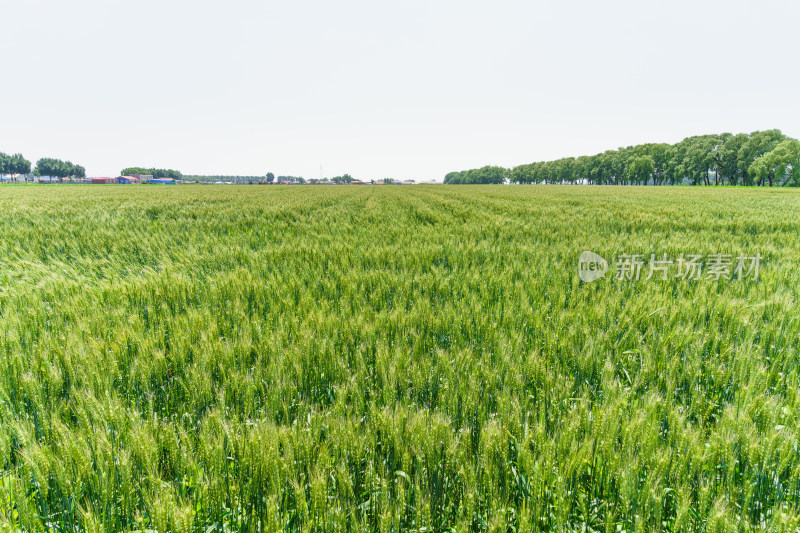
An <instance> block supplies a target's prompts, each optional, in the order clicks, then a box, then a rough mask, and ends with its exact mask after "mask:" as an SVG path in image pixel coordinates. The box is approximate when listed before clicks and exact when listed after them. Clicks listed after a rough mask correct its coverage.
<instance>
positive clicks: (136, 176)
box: [131, 174, 153, 183]
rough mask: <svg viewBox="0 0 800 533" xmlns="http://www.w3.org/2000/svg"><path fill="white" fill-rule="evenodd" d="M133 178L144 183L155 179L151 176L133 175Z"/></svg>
mask: <svg viewBox="0 0 800 533" xmlns="http://www.w3.org/2000/svg"><path fill="white" fill-rule="evenodd" d="M131 176H133V177H134V178H139V181H140V182H142V183H147V182H148V181H150V180H151V179H153V176H151V175H150V174H131Z"/></svg>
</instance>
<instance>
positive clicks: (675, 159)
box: [444, 130, 800, 187]
mask: <svg viewBox="0 0 800 533" xmlns="http://www.w3.org/2000/svg"><path fill="white" fill-rule="evenodd" d="M506 180H508V181H510V182H511V183H561V184H568V183H588V184H599V185H681V184H690V185H712V184H713V185H725V184H727V185H770V186H772V185H788V186H795V187H796V186H800V143H798V141H796V140H794V139H789V138H788V137H786V136H785V135H784V134H782V133H781V132H780V131H779V130H767V131H756V132H753V133H751V134H746V133H741V134H738V135H732V134H730V133H723V134H721V135H701V136H696V137H688V138H686V139H684V140H682V141H681V142H679V143H677V144H674V145H669V144H641V145H637V146H629V147H627V148H620V149H619V150H608V151H606V152H603V153H602V154H597V155H593V156H581V157H577V158H575V157H565V158H563V159H558V160H556V161H542V162H538V163H530V164H526V165H519V166H517V167H514V168H512V169H503V168H501V167H483V168H480V169H474V170H466V171H462V172H451V173H449V174H447V176H445V179H444V182H445V183H450V184H462V183H474V184H478V183H504V182H505V181H506Z"/></svg>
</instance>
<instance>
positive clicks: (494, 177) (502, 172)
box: [444, 166, 509, 185]
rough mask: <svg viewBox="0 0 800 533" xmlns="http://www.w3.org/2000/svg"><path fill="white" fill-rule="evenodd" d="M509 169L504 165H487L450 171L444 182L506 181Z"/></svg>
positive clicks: (474, 183)
mask: <svg viewBox="0 0 800 533" xmlns="http://www.w3.org/2000/svg"><path fill="white" fill-rule="evenodd" d="M508 177H509V173H508V170H507V169H505V168H503V167H493V166H486V167H482V168H475V169H472V170H462V171H460V172H450V173H448V174H447V175H446V176H445V177H444V183H446V184H450V185H492V184H500V183H505V181H506V179H508Z"/></svg>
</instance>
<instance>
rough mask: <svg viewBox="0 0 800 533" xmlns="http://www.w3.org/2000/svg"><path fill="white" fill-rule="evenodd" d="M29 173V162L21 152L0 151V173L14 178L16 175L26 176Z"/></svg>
mask: <svg viewBox="0 0 800 533" xmlns="http://www.w3.org/2000/svg"><path fill="white" fill-rule="evenodd" d="M30 173H31V162H30V161H28V160H27V159H25V158H24V157H22V154H14V155H6V154H4V153H3V152H0V174H2V175H8V176H11V177H12V179H16V176H17V175H23V176H27V175H28V174H30Z"/></svg>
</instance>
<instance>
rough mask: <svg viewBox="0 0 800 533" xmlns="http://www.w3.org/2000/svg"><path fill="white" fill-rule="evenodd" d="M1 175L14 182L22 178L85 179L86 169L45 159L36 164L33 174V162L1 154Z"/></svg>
mask: <svg viewBox="0 0 800 533" xmlns="http://www.w3.org/2000/svg"><path fill="white" fill-rule="evenodd" d="M0 175H7V176H9V177H10V178H11V179H12V180H15V181H16V180H18V179H19V177H20V176H21V177H22V178H23V179H24V180H25V181H28V178H29V177H31V176H36V177H42V176H47V177H51V178H58V179H59V180H63V179H64V178H85V177H86V169H85V168H83V167H82V166H81V165H76V164H74V163H72V162H70V161H62V160H61V159H54V158H52V157H43V158H41V159H39V160H38V161H37V162H36V167H35V168H34V169H33V172H31V162H30V161H28V160H27V159H25V158H24V157H23V156H22V154H14V155H7V154H4V153H3V152H0Z"/></svg>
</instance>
